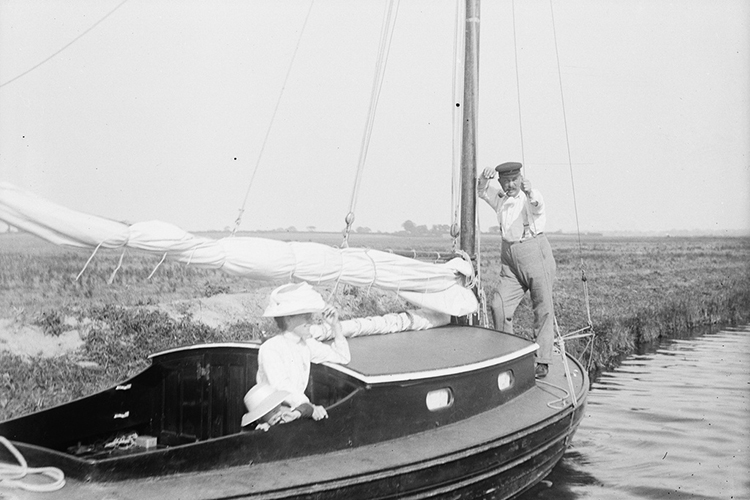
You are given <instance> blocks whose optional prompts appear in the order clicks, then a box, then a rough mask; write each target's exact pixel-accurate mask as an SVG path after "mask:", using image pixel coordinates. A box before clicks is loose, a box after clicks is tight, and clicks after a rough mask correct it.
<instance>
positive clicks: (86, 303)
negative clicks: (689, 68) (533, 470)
mask: <svg viewBox="0 0 750 500" xmlns="http://www.w3.org/2000/svg"><path fill="white" fill-rule="evenodd" d="M206 236H211V237H221V236H224V235H223V234H219V233H215V234H206ZM250 236H257V237H273V238H277V239H295V240H301V241H316V242H320V243H326V244H331V245H336V246H338V245H340V244H341V235H339V234H327V233H288V234H273V235H266V234H257V233H253V234H250ZM550 243H551V245H552V248H553V251H554V254H555V258H556V261H557V264H558V273H557V281H556V285H555V307H556V315H557V319H558V323H559V325H560V328H561V330H562V331H563V332H568V331H572V330H576V329H578V328H581V327H583V326H586V325H587V323H588V315H587V311H586V301H585V295H584V291H583V284H582V281H581V269H584V270H585V274H586V277H587V280H588V281H587V283H588V287H589V305H590V312H591V320H592V324H593V328H594V331H595V332H596V333H597V340H596V344H595V354H594V359H593V363H594V370H599V369H606V368H609V367H611V366H613V365H615V364H616V363H617V362H618V360H619V359H620V358H621V357H622V356H624V355H627V354H629V353H631V352H633V351H634V350H635V349H637V348H638V346H639V345H643V344H648V343H650V342H653V341H655V340H656V339H658V338H659V337H660V336H667V337H669V336H681V335H686V334H690V333H692V332H695V331H696V330H698V331H703V330H704V329H709V328H717V327H718V326H723V325H729V324H743V323H747V322H748V321H750V264H749V263H750V239H743V238H663V237H662V238H641V239H635V238H606V237H593V236H589V237H584V238H582V239H581V240H580V243H579V240H578V238H576V237H572V236H565V235H551V236H550ZM499 244H500V241H499V239H498V237H497V236H494V235H483V236H482V240H481V250H482V251H481V255H482V257H481V272H482V282H483V288H484V289H485V291H486V292H487V293H488V294H489V293H490V292H491V290H492V289H493V288H494V286H495V285H496V283H497V279H498V266H497V261H498V260H499ZM350 245H352V246H365V247H369V248H376V249H381V250H384V249H390V250H397V251H398V250H417V251H423V252H424V251H432V252H441V253H445V252H449V251H450V249H451V240H450V239H448V238H441V237H421V238H410V237H403V236H396V235H383V234H368V235H362V234H354V235H352V236H351V237H350ZM89 256H90V253H89V252H79V251H72V250H66V249H62V248H58V247H55V246H53V245H50V244H48V243H46V242H43V241H41V240H39V239H37V238H34V237H32V236H29V235H25V234H13V233H10V234H3V235H0V319H4V320H9V321H12V322H13V324H15V325H24V324H34V325H38V326H40V327H42V328H43V330H44V331H45V332H46V334H47V335H52V336H60V335H62V334H64V333H65V332H66V331H70V330H73V329H77V330H78V331H79V332H80V335H81V337H82V338H83V344H82V345H81V347H80V348H79V349H78V350H77V351H76V352H74V353H68V354H65V355H62V356H58V357H52V358H45V357H39V356H32V357H30V358H29V357H24V356H21V355H19V354H14V353H12V352H8V351H7V350H1V349H0V420H4V419H6V418H10V417H12V416H17V415H19V414H23V413H27V412H30V411H33V410H37V409H41V408H44V407H48V406H51V405H54V404H59V403H61V402H64V401H68V400H71V399H73V398H76V397H80V396H83V395H86V394H90V393H92V392H95V391H97V390H101V389H102V388H104V387H107V386H110V385H112V384H113V383H116V382H118V381H120V380H122V379H124V378H126V377H128V376H130V375H132V374H134V373H136V372H138V371H140V370H142V369H143V368H144V367H145V366H147V364H148V361H147V359H146V357H147V355H148V354H149V353H151V352H154V351H158V350H161V349H165V348H168V347H174V346H177V345H184V344H188V343H194V342H202V341H215V340H216V341H221V340H249V339H252V338H258V337H260V336H261V335H262V332H263V331H266V330H269V329H272V326H271V325H270V323H269V322H267V321H264V320H263V319H262V318H260V317H259V314H260V311H262V308H263V306H264V305H265V302H266V300H267V296H268V293H269V292H270V290H271V289H272V288H273V287H274V286H275V285H277V284H278V283H268V282H258V281H252V280H247V279H243V278H236V277H231V276H228V275H226V274H223V273H221V272H219V271H208V270H200V269H195V268H191V267H186V266H184V265H181V264H175V263H169V262H165V263H164V264H162V265H161V266H159V267H158V269H157V270H156V272H155V273H154V276H153V277H152V278H151V279H148V276H149V275H150V274H151V273H152V272H153V271H154V268H156V267H157V264H158V262H159V259H158V258H156V257H153V256H149V255H145V254H137V253H132V252H129V253H128V254H126V255H125V256H124V260H123V265H122V268H121V269H119V271H118V272H117V273H116V275H115V276H114V278H113V279H112V282H111V283H109V280H110V278H111V277H112V274H113V271H114V270H115V269H116V268H117V265H118V261H119V259H120V252H115V251H109V252H102V251H100V252H99V253H97V255H96V256H95V258H94V259H93V260H92V261H91V263H90V264H89V265H88V267H87V268H86V271H85V272H84V273H83V274H82V276H81V277H80V279H78V280H77V281H76V279H75V278H76V276H77V275H78V273H79V272H80V271H81V270H82V269H83V268H84V265H85V263H86V261H87V259H88V258H89ZM330 291H331V288H328V289H327V290H326V293H330ZM227 293H228V294H238V293H243V294H247V295H248V296H249V297H250V300H251V304H250V305H249V306H248V308H247V315H246V317H244V318H239V319H237V320H236V321H234V322H233V323H231V324H229V325H227V326H225V327H221V328H217V327H209V326H206V325H204V324H201V323H198V322H196V321H193V318H192V317H191V315H190V314H187V313H186V314H184V315H182V316H180V317H178V318H174V317H170V316H168V315H167V314H166V313H164V312H162V311H160V310H158V309H155V308H154V306H155V305H157V304H162V303H173V302H175V301H181V300H186V299H199V298H205V297H210V296H220V295H221V294H227ZM333 300H335V301H336V302H337V303H338V305H339V306H340V308H341V310H342V316H343V317H351V316H365V315H371V314H381V313H384V312H387V311H389V310H393V309H400V308H403V307H405V304H404V303H403V302H402V301H400V299H398V298H396V297H393V296H391V295H389V294H385V293H381V292H377V291H374V290H370V291H363V290H357V289H352V288H349V287H337V289H336V293H335V295H333ZM531 322H532V316H531V312H530V309H529V306H528V301H527V300H524V302H523V303H522V304H521V307H520V308H519V311H518V312H517V313H516V324H517V327H516V332H517V333H525V332H528V331H529V327H530V325H531ZM582 345H583V344H582V342H573V343H572V345H571V346H570V347H569V349H572V350H573V351H574V352H576V351H580V350H581V348H582Z"/></svg>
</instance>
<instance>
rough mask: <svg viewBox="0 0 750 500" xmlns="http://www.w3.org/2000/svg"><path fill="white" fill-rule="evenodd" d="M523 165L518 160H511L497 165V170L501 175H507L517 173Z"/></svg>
mask: <svg viewBox="0 0 750 500" xmlns="http://www.w3.org/2000/svg"><path fill="white" fill-rule="evenodd" d="M522 166H523V165H521V164H520V163H518V162H517V161H509V162H506V163H501V164H500V165H498V166H497V167H495V171H496V172H497V173H498V175H500V176H506V175H516V174H517V173H519V172H520V171H521V167H522Z"/></svg>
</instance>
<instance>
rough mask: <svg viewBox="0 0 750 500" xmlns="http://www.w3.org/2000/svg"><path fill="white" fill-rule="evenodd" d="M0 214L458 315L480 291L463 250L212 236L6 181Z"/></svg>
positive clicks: (50, 229) (86, 241)
mask: <svg viewBox="0 0 750 500" xmlns="http://www.w3.org/2000/svg"><path fill="white" fill-rule="evenodd" d="M0 220H2V221H4V222H6V223H7V224H10V225H11V226H15V227H16V228H18V229H22V230H24V231H26V232H29V233H31V234H34V235H36V236H38V237H40V238H43V239H45V240H47V241H49V242H51V243H54V244H55V245H61V246H68V247H75V248H89V249H92V250H94V249H96V248H110V249H111V248H123V247H128V248H133V249H136V250H141V251H145V252H149V253H153V254H155V255H158V256H163V255H166V256H167V258H169V259H171V260H176V261H178V262H183V263H185V264H189V265H191V266H198V267H201V268H209V269H220V270H222V271H224V272H226V273H229V274H233V275H238V276H247V277H249V278H254V279H262V280H297V281H307V282H308V283H311V284H323V283H332V282H337V281H338V282H341V283H346V284H350V285H355V286H365V287H369V286H374V287H377V288H380V289H384V290H392V291H394V292H396V293H398V294H399V295H400V296H402V297H403V298H404V299H406V300H408V301H409V302H411V303H413V304H416V305H418V306H420V307H424V308H427V309H431V310H434V311H439V312H442V313H446V314H451V315H454V316H462V315H466V314H470V313H473V312H475V311H476V310H477V307H478V304H477V300H476V297H475V296H474V293H473V292H472V291H471V290H469V289H468V288H466V287H465V286H464V284H465V282H466V281H467V280H468V279H470V277H471V276H472V274H473V269H472V266H471V264H470V263H469V262H467V261H466V260H464V259H460V258H455V259H452V260H450V261H449V262H446V263H443V264H433V263H429V262H421V261H418V260H414V259H410V258H408V257H402V256H399V255H395V254H392V253H389V252H383V251H379V250H371V249H365V248H334V247H331V246H328V245H323V244H320V243H309V242H283V241H278V240H272V239H267V238H251V237H229V238H221V239H211V238H205V237H200V236H195V235H193V234H190V233H188V232H186V231H183V230H182V229H180V228H179V227H177V226H175V225H173V224H169V223H166V222H161V221H148V222H138V223H135V224H125V223H123V222H118V221H113V220H110V219H105V218H103V217H97V216H94V215H89V214H84V213H81V212H76V211H74V210H70V209H68V208H65V207H62V206H60V205H57V204H55V203H52V202H50V201H48V200H45V199H43V198H40V197H38V196H36V195H34V194H33V193H29V192H28V191H25V190H22V189H20V188H18V187H16V186H13V185H11V184H8V183H0Z"/></svg>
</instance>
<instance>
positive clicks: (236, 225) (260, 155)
mask: <svg viewBox="0 0 750 500" xmlns="http://www.w3.org/2000/svg"><path fill="white" fill-rule="evenodd" d="M314 4H315V0H312V1H311V2H310V7H308V9H307V14H306V15H305V21H304V22H303V23H302V29H300V32H299V37H297V44H296V45H295V47H294V52H293V53H292V59H291V60H290V61H289V68H287V71H286V76H284V83H283V84H282V85H281V92H279V98H278V99H277V100H276V105H275V106H274V108H273V114H272V115H271V121H270V122H269V124H268V129H267V130H266V135H265V137H264V138H263V143H262V144H261V147H260V152H259V153H258V158H257V159H256V161H255V168H253V173H252V175H251V176H250V182H249V183H248V185H247V191H245V198H244V199H243V200H242V207H240V209H239V214H238V215H237V219H235V221H234V228H233V229H232V234H231V235H232V236H234V235H235V233H236V232H237V229H238V228H239V227H240V224H241V223H242V215H243V214H244V213H245V206H246V205H247V198H248V196H249V195H250V189H251V188H252V186H253V181H254V180H255V174H257V173H258V167H259V166H260V161H261V159H262V158H263V152H264V151H265V150H266V143H267V142H268V136H269V135H270V134H271V129H272V128H273V124H274V121H275V120H276V113H277V112H278V110H279V105H280V104H281V98H282V97H283V96H284V90H285V89H286V83H287V81H288V80H289V75H290V74H291V72H292V67H293V66H294V60H295V59H296V58H297V51H298V50H299V46H300V42H301V41H302V35H303V34H304V33H305V27H307V21H308V19H310V12H312V8H313V5H314Z"/></svg>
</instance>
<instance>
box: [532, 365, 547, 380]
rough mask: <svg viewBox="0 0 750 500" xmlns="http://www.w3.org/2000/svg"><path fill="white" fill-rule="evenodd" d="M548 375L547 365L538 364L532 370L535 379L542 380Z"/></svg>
mask: <svg viewBox="0 0 750 500" xmlns="http://www.w3.org/2000/svg"><path fill="white" fill-rule="evenodd" d="M548 373H549V365H547V364H545V363H539V364H537V365H536V368H535V369H534V376H535V377H536V378H544V377H546V376H547V374H548Z"/></svg>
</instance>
